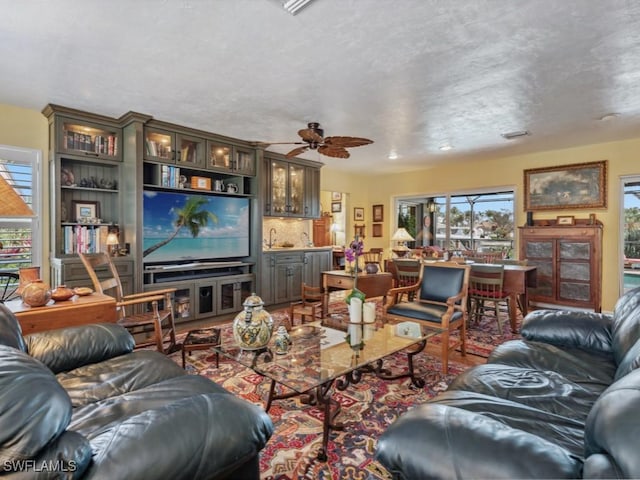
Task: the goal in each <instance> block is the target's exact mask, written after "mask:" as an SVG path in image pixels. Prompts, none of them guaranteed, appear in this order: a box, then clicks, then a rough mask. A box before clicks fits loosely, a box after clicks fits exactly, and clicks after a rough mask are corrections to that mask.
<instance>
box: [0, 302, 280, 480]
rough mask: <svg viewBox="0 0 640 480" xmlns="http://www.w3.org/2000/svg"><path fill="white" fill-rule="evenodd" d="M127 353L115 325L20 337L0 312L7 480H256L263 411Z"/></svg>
mask: <svg viewBox="0 0 640 480" xmlns="http://www.w3.org/2000/svg"><path fill="white" fill-rule="evenodd" d="M133 347H134V340H133V338H132V336H131V335H130V334H129V332H127V330H125V329H124V328H123V327H121V326H119V325H115V324H96V325H86V326H82V327H73V328H65V329H60V330H51V331H48V332H41V333H36V334H32V335H27V336H25V337H22V335H21V332H20V326H19V324H18V322H17V321H16V319H15V317H14V315H13V314H12V313H11V312H10V311H9V310H8V309H7V308H5V307H4V305H0V412H2V415H0V465H2V467H3V470H4V471H3V474H4V475H5V477H6V478H21V479H22V478H35V477H38V478H41V477H42V478H61V477H62V476H65V475H67V474H68V475H69V478H104V479H116V478H127V479H141V480H142V479H161V478H171V479H185V480H187V479H189V480H191V479H212V478H255V479H258V478H259V468H258V454H259V452H260V450H261V449H262V448H263V447H264V445H265V444H266V442H267V440H268V439H269V437H270V436H271V434H272V432H273V425H272V423H271V420H270V419H269V417H268V415H267V414H266V413H265V412H264V410H262V409H261V408H260V407H258V406H255V405H253V404H251V403H249V402H246V401H244V400H242V399H240V398H237V397H235V396H234V395H232V394H231V393H229V392H228V391H226V390H225V389H224V388H222V387H221V386H219V385H217V384H215V383H214V382H212V381H210V380H208V379H206V378H204V377H201V376H198V375H187V374H186V373H185V372H184V370H182V369H181V368H180V367H179V366H178V365H177V364H176V363H175V362H173V361H172V360H170V359H169V358H167V357H165V356H164V355H162V354H160V353H158V352H155V351H148V350H137V351H133ZM42 465H45V466H46V468H49V469H51V468H52V467H55V468H54V471H53V472H52V473H51V474H50V475H48V476H46V475H45V476H43V474H42V471H41V467H42ZM65 478H66V477H65Z"/></svg>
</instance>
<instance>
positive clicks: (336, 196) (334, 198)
mask: <svg viewBox="0 0 640 480" xmlns="http://www.w3.org/2000/svg"><path fill="white" fill-rule="evenodd" d="M331 200H332V201H333V202H339V201H340V200H342V192H331Z"/></svg>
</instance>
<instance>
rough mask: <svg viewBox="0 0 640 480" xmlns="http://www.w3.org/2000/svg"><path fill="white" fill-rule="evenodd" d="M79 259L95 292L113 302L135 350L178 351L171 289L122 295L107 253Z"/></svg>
mask: <svg viewBox="0 0 640 480" xmlns="http://www.w3.org/2000/svg"><path fill="white" fill-rule="evenodd" d="M79 255H80V259H81V260H82V263H83V264H84V266H85V268H86V269H87V272H88V273H89V277H90V278H91V281H92V282H93V288H94V289H95V291H96V292H98V293H101V294H105V295H111V296H113V297H114V298H115V299H116V309H117V316H118V323H119V324H120V325H122V326H123V327H125V328H126V329H127V330H129V332H130V333H131V334H132V335H133V336H134V338H135V339H136V348H142V347H149V346H152V345H155V346H156V347H157V349H158V351H159V352H161V353H167V354H168V353H172V352H174V351H176V350H178V345H177V344H176V329H175V318H174V312H173V301H172V299H173V294H174V292H175V291H176V289H175V288H165V289H161V290H153V291H149V292H144V293H134V294H131V295H124V292H123V289H122V283H121V282H120V277H119V276H118V270H117V269H116V267H115V265H114V264H113V262H112V261H111V257H110V256H109V255H108V254H107V253H91V254H87V253H80V254H79ZM105 270H106V276H105V273H104V271H105ZM98 272H100V274H102V276H103V278H102V279H101V278H99V277H98V274H99V273H98Z"/></svg>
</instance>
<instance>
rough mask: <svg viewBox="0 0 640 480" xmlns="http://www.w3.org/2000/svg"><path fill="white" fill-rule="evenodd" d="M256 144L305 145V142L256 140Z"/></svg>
mask: <svg viewBox="0 0 640 480" xmlns="http://www.w3.org/2000/svg"><path fill="white" fill-rule="evenodd" d="M257 143H258V145H264V146H267V147H268V146H269V145H306V144H307V142H257Z"/></svg>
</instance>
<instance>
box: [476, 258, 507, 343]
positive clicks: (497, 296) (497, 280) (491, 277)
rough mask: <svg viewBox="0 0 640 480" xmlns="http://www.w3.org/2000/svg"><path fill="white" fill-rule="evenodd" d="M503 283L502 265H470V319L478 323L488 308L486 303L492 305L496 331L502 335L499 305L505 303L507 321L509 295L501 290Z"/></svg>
mask: <svg viewBox="0 0 640 480" xmlns="http://www.w3.org/2000/svg"><path fill="white" fill-rule="evenodd" d="M503 282H504V265H493V264H476V263H474V264H473V265H471V272H470V275H469V303H470V305H471V308H470V315H469V317H470V319H471V320H472V321H476V322H479V321H480V320H481V319H482V316H483V315H484V314H485V312H486V311H487V310H488V309H489V308H490V307H489V306H487V304H488V303H492V304H493V311H494V314H495V318H496V322H498V331H499V332H500V335H502V322H501V320H500V308H499V304H500V303H501V302H505V303H506V305H507V316H506V318H505V320H508V319H509V314H508V309H509V308H511V307H510V305H509V301H510V300H509V298H510V297H509V294H508V293H507V292H505V291H504V289H503Z"/></svg>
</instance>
